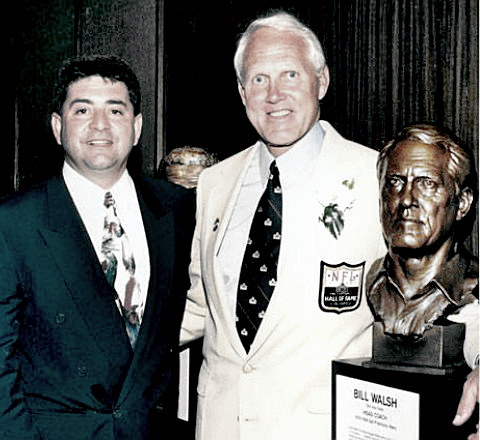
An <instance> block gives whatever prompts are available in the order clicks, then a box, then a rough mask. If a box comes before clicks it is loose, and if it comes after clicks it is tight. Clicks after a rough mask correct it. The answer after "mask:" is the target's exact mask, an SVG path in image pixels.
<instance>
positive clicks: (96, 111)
mask: <svg viewBox="0 0 480 440" xmlns="http://www.w3.org/2000/svg"><path fill="white" fill-rule="evenodd" d="M57 101H58V106H57V108H56V110H55V112H54V113H53V114H52V118H51V124H52V129H53V133H54V135H55V138H56V140H57V142H58V143H59V144H61V145H62V147H63V149H64V157H65V160H64V165H63V169H62V173H61V175H60V176H58V177H54V178H52V179H51V180H49V181H47V182H46V183H44V184H40V185H38V186H37V187H36V188H34V189H31V190H29V191H26V192H24V193H21V194H16V195H13V196H11V197H9V198H8V199H7V200H5V201H3V202H2V203H1V204H0V437H1V438H2V439H10V438H15V439H46V440H50V439H51V440H75V439H82V440H86V439H101V440H103V439H107V440H108V439H128V440H133V439H142V440H148V439H153V438H155V439H157V440H158V439H163V438H167V436H168V434H167V433H168V428H167V425H166V424H167V420H169V419H170V417H169V415H173V416H174V415H175V414H172V413H174V408H169V403H171V402H174V401H175V398H173V399H172V398H170V397H171V396H170V392H171V388H170V385H171V381H170V380H169V379H170V377H171V375H172V370H173V364H174V362H175V359H176V351H175V350H174V349H175V348H176V347H177V346H178V333H179V327H180V321H181V317H182V313H183V309H184V301H185V297H184V292H185V291H186V288H187V285H186V283H187V281H188V276H187V274H186V269H187V267H188V262H189V249H190V243H191V229H192V225H191V224H190V223H192V220H193V219H194V213H193V212H191V203H188V199H187V198H185V194H184V192H183V191H182V189H181V188H179V187H176V186H175V185H172V184H170V183H168V182H161V181H154V180H151V179H147V178H140V177H139V178H132V177H131V176H130V174H129V173H128V171H127V167H126V164H127V160H128V156H129V154H130V152H131V150H132V148H133V146H135V145H136V144H137V142H138V140H139V137H140V132H141V127H142V115H141V113H140V87H139V83H138V80H137V78H136V77H135V74H134V73H133V72H132V71H131V69H130V68H129V66H128V65H127V64H125V62H124V61H122V60H120V59H118V58H114V57H95V58H90V59H83V60H72V61H70V62H68V63H67V64H66V65H65V66H64V68H63V69H62V71H61V73H60V76H59V85H58V89H57ZM175 386H176V383H174V387H175Z"/></svg>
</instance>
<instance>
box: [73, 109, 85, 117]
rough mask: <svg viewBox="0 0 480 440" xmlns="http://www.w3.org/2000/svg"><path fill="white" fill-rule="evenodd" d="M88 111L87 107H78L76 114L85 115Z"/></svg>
mask: <svg viewBox="0 0 480 440" xmlns="http://www.w3.org/2000/svg"><path fill="white" fill-rule="evenodd" d="M86 113H87V109H86V108H77V109H76V110H75V114H76V115H85V114H86Z"/></svg>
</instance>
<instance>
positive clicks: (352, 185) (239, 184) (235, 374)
mask: <svg viewBox="0 0 480 440" xmlns="http://www.w3.org/2000/svg"><path fill="white" fill-rule="evenodd" d="M235 69H236V73H237V78H238V89H239V92H240V96H241V99H242V101H243V103H244V105H245V107H246V112H247V115H248V118H249V119H250V121H251V123H252V125H253V126H254V127H255V129H256V130H257V132H258V134H259V135H260V138H261V140H259V141H258V142H257V143H256V144H255V145H253V146H252V147H250V148H248V149H246V150H244V151H242V152H240V153H238V154H236V155H234V156H232V157H231V158H228V159H227V160H225V161H223V162H221V163H220V164H217V165H214V166H213V167H211V168H209V169H207V170H205V171H204V172H203V173H202V175H201V176H200V179H199V185H198V187H197V226H196V230H195V235H194V241H193V247H192V262H191V265H190V278H191V289H190V292H189V296H188V301H187V309H186V314H185V318H184V322H183V325H182V336H181V338H182V340H183V341H188V340H191V339H194V338H197V337H200V336H202V335H203V336H204V346H203V354H204V362H203V365H202V368H201V371H200V377H199V384H198V394H199V402H198V414H197V428H196V438H197V439H200V440H225V439H228V440H239V439H241V440H257V439H258V440H260V439H261V440H283V439H285V440H292V439H301V440H310V439H312V440H313V439H315V440H327V439H330V436H331V433H330V432H331V426H330V425H331V422H330V421H331V399H330V395H331V381H330V378H331V377H330V376H331V374H330V369H331V361H332V359H337V358H350V357H361V356H368V355H370V351H371V328H370V327H371V324H372V315H371V313H370V310H369V308H368V305H367V301H366V298H365V292H364V278H365V274H366V270H367V269H368V268H369V266H370V265H371V263H372V262H373V261H374V260H375V259H377V258H379V257H381V256H383V255H384V254H385V245H384V243H383V239H382V233H381V226H380V222H379V216H378V184H377V180H376V171H375V167H376V160H377V153H376V152H375V151H374V150H372V149H369V148H366V147H363V146H361V145H359V144H356V143H354V142H350V141H348V140H346V139H344V138H343V137H342V136H340V134H339V133H337V131H336V130H335V129H334V128H333V127H332V126H331V125H330V124H329V123H328V122H325V121H319V117H320V114H319V101H320V100H321V99H322V98H323V96H324V95H325V93H326V92H327V89H328V85H329V72H328V68H327V67H326V65H325V58H324V55H323V51H322V48H321V45H320V43H319V41H318V39H317V37H316V36H315V35H314V34H313V33H312V31H311V30H310V29H308V28H306V27H305V26H304V25H303V24H301V23H300V22H298V20H297V19H295V18H294V17H292V16H291V15H289V14H285V13H279V14H275V15H273V16H270V17H267V18H263V19H259V20H256V21H255V22H253V23H252V24H251V25H250V26H249V27H248V29H247V31H246V32H245V33H244V35H243V36H242V38H241V39H240V41H239V44H238V48H237V52H236V55H235ZM272 162H275V164H276V168H277V169H278V175H279V182H278V183H277V186H276V187H275V190H278V191H276V192H277V193H281V209H279V210H280V211H281V233H277V234H276V236H275V237H274V238H273V239H272V242H273V241H274V240H275V239H277V240H278V241H279V243H280V250H279V256H278V260H277V261H276V262H275V264H276V272H275V274H274V275H273V277H272V279H271V284H272V285H273V293H272V295H271V298H270V301H269V302H268V300H267V305H266V307H265V308H264V309H263V310H260V311H259V313H258V319H257V318H252V322H253V321H254V320H257V324H255V325H254V327H256V329H255V330H254V333H253V334H252V333H251V332H252V330H251V328H250V327H249V325H248V322H247V323H246V324H245V322H246V321H245V319H244V316H243V315H242V316H241V315H240V314H239V310H242V311H243V310H244V307H249V306H248V305H247V306H244V305H242V306H240V300H241V296H242V295H243V294H244V291H243V292H242V286H243V287H245V288H247V287H248V288H250V287H251V286H250V285H249V283H248V282H247V283H244V282H241V283H240V285H239V280H240V279H241V277H242V279H244V278H243V277H244V272H243V269H241V268H242V266H243V264H242V261H243V263H244V264H245V259H244V254H245V258H247V254H248V253H249V252H248V249H249V246H250V245H251V241H252V237H253V235H252V230H253V226H252V230H250V227H251V225H252V222H253V223H255V222H254V220H253V219H254V215H255V211H256V208H257V204H259V206H260V205H261V201H260V203H259V200H260V199H261V198H262V199H263V197H261V196H262V193H263V192H264V190H265V187H267V189H268V187H269V185H270V184H269V185H267V180H269V168H270V165H271V164H272ZM271 174H272V175H271V176H270V178H272V179H276V178H277V177H275V175H276V173H275V172H274V171H272V173H271ZM277 195H278V194H277ZM246 249H247V250H246ZM261 253H262V249H260V254H261ZM262 267H263V266H262ZM260 271H262V269H261V268H260ZM247 284H248V286H247ZM237 289H240V290H238V294H237ZM247 299H248V298H247ZM237 300H238V304H237ZM257 300H258V301H257ZM259 300H260V299H259V297H258V296H256V294H253V295H251V297H250V298H249V302H250V305H251V306H252V308H254V306H255V305H257V303H258V302H259ZM242 313H243V312H242ZM249 319H250V318H249ZM247 321H248V319H247ZM258 322H260V324H259V325H258ZM246 335H248V336H246ZM247 338H250V339H249V340H248V341H247V340H246V339H247Z"/></svg>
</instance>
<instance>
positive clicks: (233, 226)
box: [219, 124, 325, 317]
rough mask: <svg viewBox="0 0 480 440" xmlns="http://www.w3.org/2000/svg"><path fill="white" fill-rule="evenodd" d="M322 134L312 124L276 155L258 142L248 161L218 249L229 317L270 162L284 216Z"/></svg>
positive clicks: (321, 139)
mask: <svg viewBox="0 0 480 440" xmlns="http://www.w3.org/2000/svg"><path fill="white" fill-rule="evenodd" d="M324 136H325V132H324V130H323V129H322V127H321V126H320V124H315V125H314V127H313V128H312V129H311V130H310V131H309V132H308V133H307V134H306V135H305V136H304V137H303V138H302V139H300V140H299V141H298V142H297V143H296V144H295V146H294V147H293V148H291V149H290V150H288V151H287V152H285V153H283V154H282V155H280V156H278V157H277V158H275V157H274V156H273V155H272V154H271V153H270V152H269V150H268V148H267V147H266V145H265V144H263V143H262V144H261V146H260V148H258V149H257V151H256V153H255V155H254V157H253V159H252V161H251V162H250V165H249V167H248V169H247V172H246V174H245V178H244V180H243V183H242V187H241V189H240V193H239V196H238V199H237V201H236V204H235V208H234V210H233V213H232V217H231V219H230V222H229V225H228V228H227V231H226V233H225V238H224V240H223V243H222V246H221V248H220V253H219V265H220V268H221V270H222V274H223V280H224V283H225V289H226V291H227V294H228V301H229V305H230V310H231V313H232V317H235V310H236V304H237V288H238V280H239V278H240V269H241V266H242V260H243V254H244V252H245V247H246V244H247V239H248V234H249V232H250V226H251V224H252V221H253V216H254V214H255V210H256V207H257V205H258V202H259V201H260V198H261V197H262V194H263V192H264V191H265V188H266V186H267V180H268V175H269V173H270V171H269V168H270V164H271V163H272V162H273V161H274V160H276V161H277V167H278V170H279V173H280V184H281V186H282V197H283V204H282V205H283V207H282V209H283V214H282V215H283V217H285V211H286V210H287V209H289V207H291V209H295V204H290V203H288V199H289V189H291V188H292V186H297V185H298V182H299V181H300V180H301V179H299V174H300V175H301V174H302V173H304V172H305V171H306V170H307V169H308V167H309V165H311V164H312V163H313V160H314V158H316V157H317V156H318V155H319V154H320V150H321V146H322V142H323V138H324ZM291 215H293V216H294V215H295V213H294V212H292V213H291ZM282 236H283V233H282ZM284 247H285V246H284V245H283V242H282V243H281V245H280V257H279V259H281V255H282V254H283V253H284V252H288V251H285V250H284Z"/></svg>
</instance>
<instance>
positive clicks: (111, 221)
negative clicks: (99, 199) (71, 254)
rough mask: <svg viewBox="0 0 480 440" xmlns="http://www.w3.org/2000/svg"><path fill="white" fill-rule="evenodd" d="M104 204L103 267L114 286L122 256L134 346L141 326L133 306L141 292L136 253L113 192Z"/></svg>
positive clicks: (128, 323) (123, 308) (128, 322)
mask: <svg viewBox="0 0 480 440" xmlns="http://www.w3.org/2000/svg"><path fill="white" fill-rule="evenodd" d="M103 204H104V205H105V207H106V208H107V213H106V215H105V221H104V225H103V226H104V228H103V237H102V254H103V256H104V260H103V261H102V269H103V272H104V273H105V276H106V277H107V281H108V282H109V284H110V285H111V286H112V287H114V286H115V279H116V277H117V268H118V259H117V256H119V257H120V258H121V259H122V263H123V265H124V267H125V270H126V271H127V273H128V275H129V279H128V281H127V283H126V285H125V299H124V301H123V304H122V305H121V311H122V316H123V317H124V319H125V327H126V330H127V334H128V338H129V340H130V344H131V345H132V347H133V346H134V345H135V341H136V339H137V336H138V330H139V328H140V319H139V316H138V313H137V308H138V305H136V304H135V305H132V298H134V295H135V294H137V295H135V297H136V298H139V296H138V293H139V292H138V291H137V290H138V289H139V288H140V287H139V285H138V283H137V280H136V279H135V259H134V258H133V252H132V249H131V247H130V243H129V241H128V237H127V234H126V233H125V231H124V229H123V228H122V225H121V224H120V220H119V219H118V217H117V209H116V205H115V200H114V199H113V196H112V193H111V192H107V193H106V194H105V200H104V202H103Z"/></svg>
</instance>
